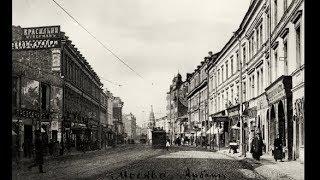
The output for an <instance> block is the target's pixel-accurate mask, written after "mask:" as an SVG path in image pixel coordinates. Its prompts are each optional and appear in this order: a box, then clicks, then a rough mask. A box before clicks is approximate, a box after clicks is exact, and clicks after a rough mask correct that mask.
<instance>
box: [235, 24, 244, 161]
mask: <svg viewBox="0 0 320 180" xmlns="http://www.w3.org/2000/svg"><path fill="white" fill-rule="evenodd" d="M239 31H240V29H239ZM239 31H236V32H235V35H236V37H237V40H238V43H239V71H240V72H239V78H240V79H239V82H240V87H239V88H240V92H239V121H240V152H241V155H243V156H244V157H246V150H245V138H244V127H243V119H242V112H243V108H242V101H243V99H242V96H243V92H242V91H243V90H242V60H241V41H240V34H239Z"/></svg>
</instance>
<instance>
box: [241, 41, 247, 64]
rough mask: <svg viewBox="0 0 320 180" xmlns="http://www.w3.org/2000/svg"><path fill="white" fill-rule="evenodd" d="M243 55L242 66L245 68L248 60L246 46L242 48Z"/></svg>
mask: <svg viewBox="0 0 320 180" xmlns="http://www.w3.org/2000/svg"><path fill="white" fill-rule="evenodd" d="M242 53H243V64H242V67H243V66H244V65H245V63H246V58H247V57H246V45H245V44H244V45H243V47H242ZM242 67H241V68H242Z"/></svg>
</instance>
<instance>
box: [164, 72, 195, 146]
mask: <svg viewBox="0 0 320 180" xmlns="http://www.w3.org/2000/svg"><path fill="white" fill-rule="evenodd" d="M187 93H188V82H187V81H185V82H183V81H182V77H181V75H180V74H179V73H178V74H177V76H175V77H174V78H173V80H172V84H171V85H170V90H169V92H168V93H167V98H166V99H167V108H166V110H167V120H168V121H169V126H170V128H169V132H168V133H169V134H170V135H169V137H170V140H174V139H176V138H177V137H180V138H182V137H185V136H186V135H187V136H188V135H189V134H190V131H189V125H188V116H187V112H188V102H187V98H186V97H187Z"/></svg>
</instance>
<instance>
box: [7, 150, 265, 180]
mask: <svg viewBox="0 0 320 180" xmlns="http://www.w3.org/2000/svg"><path fill="white" fill-rule="evenodd" d="M44 170H45V171H46V173H42V174H39V173H38V172H37V169H32V170H31V171H28V170H27V168H26V167H23V168H22V169H21V170H19V171H16V172H13V179H215V178H216V179H250V178H254V179H263V177H262V176H260V175H258V174H257V173H256V172H254V171H253V169H252V167H251V166H248V165H246V164H244V163H241V161H238V160H236V159H234V158H231V157H228V156H226V155H224V154H221V153H217V152H210V151H208V150H201V149H195V148H188V147H179V148H177V147H174V148H171V149H170V150H169V151H167V150H162V149H152V148H150V147H148V146H138V145H136V146H134V147H133V148H130V149H129V148H124V149H123V150H122V151H119V152H118V153H98V154H94V155H92V154H87V155H84V156H83V157H78V158H76V159H75V158H71V159H65V160H54V161H49V162H47V163H45V166H44ZM130 176H131V177H130Z"/></svg>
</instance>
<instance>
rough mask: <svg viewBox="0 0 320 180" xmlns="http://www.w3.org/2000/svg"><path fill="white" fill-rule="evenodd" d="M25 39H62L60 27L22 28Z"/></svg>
mask: <svg viewBox="0 0 320 180" xmlns="http://www.w3.org/2000/svg"><path fill="white" fill-rule="evenodd" d="M22 30H23V37H22V38H23V39H53V38H60V26H44V27H30V28H22Z"/></svg>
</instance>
